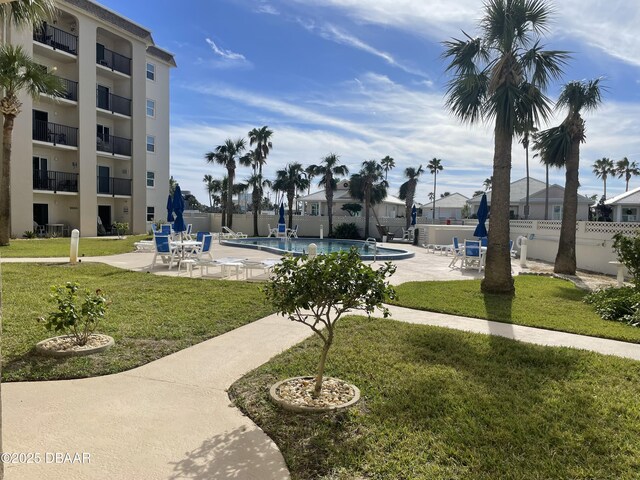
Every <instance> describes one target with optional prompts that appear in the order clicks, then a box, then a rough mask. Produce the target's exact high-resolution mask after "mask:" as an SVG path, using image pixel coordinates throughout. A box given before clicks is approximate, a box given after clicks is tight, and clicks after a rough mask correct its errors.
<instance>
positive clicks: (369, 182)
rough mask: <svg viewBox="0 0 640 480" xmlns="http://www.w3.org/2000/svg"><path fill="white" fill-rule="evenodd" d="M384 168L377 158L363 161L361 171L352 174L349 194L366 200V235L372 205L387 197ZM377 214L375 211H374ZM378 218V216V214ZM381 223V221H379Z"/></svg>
mask: <svg viewBox="0 0 640 480" xmlns="http://www.w3.org/2000/svg"><path fill="white" fill-rule="evenodd" d="M383 171H384V169H383V168H382V165H380V164H379V163H378V162H376V161H375V160H366V161H364V162H362V168H361V169H360V172H359V173H355V174H353V175H351V178H350V180H349V195H351V198H355V199H356V200H360V201H361V202H364V236H365V238H368V237H369V212H370V211H371V207H372V206H373V205H376V204H377V203H380V202H382V200H384V199H385V198H386V197H387V186H388V184H387V181H386V180H385V179H384V178H383V177H382V172H383ZM373 213H374V215H375V211H374V212H373ZM376 218H377V216H376ZM378 223H380V222H378Z"/></svg>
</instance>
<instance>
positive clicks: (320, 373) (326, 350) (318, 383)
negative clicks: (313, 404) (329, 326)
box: [313, 330, 333, 398]
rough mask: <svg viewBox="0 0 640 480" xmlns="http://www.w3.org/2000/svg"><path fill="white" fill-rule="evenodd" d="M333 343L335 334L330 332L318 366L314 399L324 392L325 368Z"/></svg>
mask: <svg viewBox="0 0 640 480" xmlns="http://www.w3.org/2000/svg"><path fill="white" fill-rule="evenodd" d="M332 343H333V332H332V331H330V330H329V331H328V336H327V341H326V342H324V346H323V347H322V354H321V355H320V364H319V365H318V374H317V375H316V386H315V388H314V390H313V397H314V398H318V396H319V395H320V391H321V390H322V377H323V376H324V366H325V364H326V363H327V354H328V353H329V348H331V344H332Z"/></svg>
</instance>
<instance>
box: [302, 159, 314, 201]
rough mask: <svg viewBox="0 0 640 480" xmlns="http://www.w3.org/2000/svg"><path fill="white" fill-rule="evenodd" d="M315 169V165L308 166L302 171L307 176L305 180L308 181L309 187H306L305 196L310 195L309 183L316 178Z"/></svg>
mask: <svg viewBox="0 0 640 480" xmlns="http://www.w3.org/2000/svg"><path fill="white" fill-rule="evenodd" d="M315 167H316V165H309V166H308V167H306V168H305V169H304V173H306V174H307V180H309V186H308V187H307V195H310V194H311V183H312V182H313V179H314V178H315V177H316V174H315Z"/></svg>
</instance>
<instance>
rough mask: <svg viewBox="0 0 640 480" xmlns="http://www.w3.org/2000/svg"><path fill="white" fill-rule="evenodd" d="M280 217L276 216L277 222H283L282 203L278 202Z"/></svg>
mask: <svg viewBox="0 0 640 480" xmlns="http://www.w3.org/2000/svg"><path fill="white" fill-rule="evenodd" d="M279 212H280V218H278V223H284V203H280V209H279Z"/></svg>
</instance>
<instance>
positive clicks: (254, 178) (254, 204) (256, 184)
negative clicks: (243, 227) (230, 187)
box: [245, 173, 271, 237]
mask: <svg viewBox="0 0 640 480" xmlns="http://www.w3.org/2000/svg"><path fill="white" fill-rule="evenodd" d="M245 185H246V186H247V188H249V187H250V188H251V192H252V193H251V208H252V209H253V227H254V236H256V237H257V236H258V228H257V219H258V208H259V206H260V203H261V201H260V198H258V199H257V200H256V196H257V194H259V193H257V192H262V191H263V189H264V188H268V187H271V181H270V180H267V179H265V178H264V177H263V176H262V174H260V173H254V174H252V175H251V176H250V177H249V178H247V180H246V182H245Z"/></svg>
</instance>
